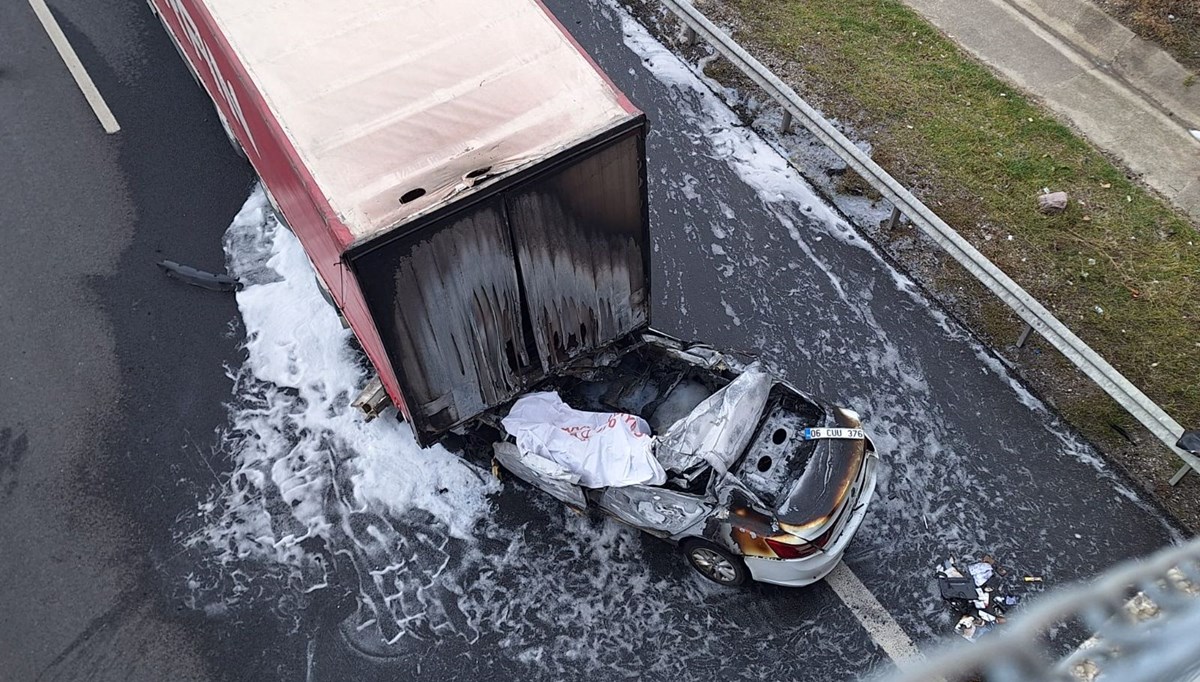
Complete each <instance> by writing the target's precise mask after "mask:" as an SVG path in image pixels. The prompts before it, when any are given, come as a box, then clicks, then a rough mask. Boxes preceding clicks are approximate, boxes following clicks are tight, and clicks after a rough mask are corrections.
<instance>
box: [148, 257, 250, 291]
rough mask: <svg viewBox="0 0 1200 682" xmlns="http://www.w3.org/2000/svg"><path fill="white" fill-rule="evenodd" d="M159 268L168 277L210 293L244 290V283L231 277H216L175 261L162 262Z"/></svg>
mask: <svg viewBox="0 0 1200 682" xmlns="http://www.w3.org/2000/svg"><path fill="white" fill-rule="evenodd" d="M158 267H160V268H162V269H163V272H165V273H167V276H168V277H171V278H173V279H177V280H179V281H180V282H183V283H185V284H191V285H192V286H196V287H201V288H204V289H208V290H210V291H238V290H239V289H241V288H242V283H241V282H239V281H237V280H236V279H234V278H233V277H230V276H229V275H214V274H213V273H211V272H205V271H203V270H197V269H196V268H193V267H188V266H187V265H180V264H179V263H176V262H175V261H173V260H164V261H160V262H159V263H158Z"/></svg>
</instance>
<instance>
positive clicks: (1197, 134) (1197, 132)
mask: <svg viewBox="0 0 1200 682" xmlns="http://www.w3.org/2000/svg"><path fill="white" fill-rule="evenodd" d="M1188 132H1189V133H1191V134H1192V137H1194V138H1196V139H1197V140H1200V130H1189V131H1188Z"/></svg>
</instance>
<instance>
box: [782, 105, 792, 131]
mask: <svg viewBox="0 0 1200 682" xmlns="http://www.w3.org/2000/svg"><path fill="white" fill-rule="evenodd" d="M791 131H792V112H790V111H788V110H787V109H784V110H783V122H782V123H780V124H779V132H781V133H790V132H791Z"/></svg>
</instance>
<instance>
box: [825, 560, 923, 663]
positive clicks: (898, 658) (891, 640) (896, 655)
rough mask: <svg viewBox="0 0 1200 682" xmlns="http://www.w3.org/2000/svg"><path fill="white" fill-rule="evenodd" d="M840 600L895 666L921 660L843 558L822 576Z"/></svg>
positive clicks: (881, 605)
mask: <svg viewBox="0 0 1200 682" xmlns="http://www.w3.org/2000/svg"><path fill="white" fill-rule="evenodd" d="M825 582H826V583H827V584H828V585H829V586H830V587H832V588H833V591H834V593H836V594H837V596H838V598H839V599H841V600H842V603H843V604H845V605H846V606H848V607H849V608H850V611H852V612H853V613H854V617H855V618H857V619H858V622H860V623H862V626H863V627H864V628H866V630H867V633H868V634H870V635H871V639H873V640H875V643H876V644H878V645H879V648H881V649H883V651H884V653H886V654H887V655H888V656H889V657H890V658H891V659H892V661H893V662H895V664H896V665H897V666H899V667H904V665H905V664H907V663H911V662H915V661H919V660H921V658H922V656H921V650H920V649H918V648H917V645H916V644H914V643H913V641H912V640H911V639H909V637H908V635H906V634H904V630H901V629H900V625H899V624H898V623H896V621H895V619H894V618H892V616H891V614H890V613H888V612H887V609H885V608H883V604H880V603H879V600H877V599H876V598H875V595H873V594H871V591H870V590H868V589H867V586H866V585H864V584H863V583H862V581H861V580H859V579H858V576H856V575H854V572H853V571H851V570H850V567H849V566H847V565H846V562H844V561H843V562H841V563H839V564H838V565H837V568H835V569H833V572H832V573H830V574H829V575H828V576H826V578H825Z"/></svg>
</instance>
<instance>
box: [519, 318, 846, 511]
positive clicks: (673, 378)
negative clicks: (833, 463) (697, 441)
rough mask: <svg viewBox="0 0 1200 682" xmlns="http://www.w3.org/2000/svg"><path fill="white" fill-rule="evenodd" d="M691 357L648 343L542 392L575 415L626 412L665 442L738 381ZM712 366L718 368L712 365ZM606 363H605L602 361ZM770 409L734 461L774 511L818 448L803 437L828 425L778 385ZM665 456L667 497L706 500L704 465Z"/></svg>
mask: <svg viewBox="0 0 1200 682" xmlns="http://www.w3.org/2000/svg"><path fill="white" fill-rule="evenodd" d="M685 353H686V351H682V349H676V348H673V347H672V346H670V345H665V346H664V345H660V344H659V343H655V342H646V341H641V342H637V343H634V344H632V345H631V346H629V347H627V348H625V349H621V350H618V351H616V353H615V354H614V355H615V360H614V358H613V357H611V356H610V357H609V358H608V359H607V363H605V364H597V365H590V366H585V367H580V368H573V369H572V370H571V371H568V372H567V373H564V374H563V375H562V376H559V377H555V378H553V379H551V380H549V381H548V382H546V385H545V386H544V387H543V390H554V391H557V392H558V394H559V395H560V396H561V397H562V399H563V400H564V401H565V402H566V403H568V404H570V405H571V406H572V407H574V408H576V409H580V410H587V411H592V412H622V413H627V414H632V415H637V416H640V417H642V418H643V419H645V420H646V422H647V423H648V424H649V425H650V427H651V430H652V433H653V434H654V435H656V436H662V435H663V434H665V433H666V432H667V431H668V429H670V427H671V426H672V425H674V424H676V423H677V422H679V421H680V420H682V419H684V418H685V417H688V415H689V414H690V413H692V411H693V410H695V409H696V407H697V406H698V405H700V404H701V403H702V402H704V401H705V400H706V399H708V398H709V397H711V396H712V395H713V394H714V393H716V392H717V391H719V390H721V389H722V388H725V387H726V386H728V385H729V383H730V381H732V380H733V379H734V377H735V376H736V374H735V373H734V372H733V371H732V370H730V369H728V368H723V367H716V366H710V365H709V364H699V365H698V364H696V362H697V360H700V361H706V360H708V359H707V358H701V357H691V358H687V359H685V357H686V356H685ZM708 361H709V362H711V360H708ZM602 362H603V360H602ZM769 391H770V392H769V395H768V397H767V406H766V409H765V410H763V415H764V416H763V417H762V418H761V421H759V422H757V428H756V429H755V431H754V434H753V436H752V437H751V438H750V440H749V446H748V447H745V448H739V449H738V451H737V452H733V453H729V456H730V457H731V461H728V462H725V463H724V465H725V468H726V469H727V470H728V471H729V473H731V474H733V475H734V476H736V477H737V478H739V479H741V481H742V482H743V484H744V485H745V486H746V487H747V488H749V490H750V491H751V492H753V493H754V494H755V495H757V496H758V497H759V499H760V500H761V501H762V502H763V503H764V504H765V505H767V506H768V507H770V506H772V505H774V504H775V501H776V499H777V498H779V497H782V496H785V495H786V494H787V490H786V489H785V488H786V486H788V485H789V483H790V482H792V481H795V480H796V479H797V478H798V477H799V476H800V475H801V474H802V473H803V471H804V467H805V465H806V464H807V463H808V460H809V457H810V456H811V453H812V451H813V449H814V448H815V442H814V441H810V440H805V439H804V438H803V431H804V429H805V428H806V427H811V426H814V425H816V424H819V423H820V422H821V419H822V418H823V412H822V410H821V408H820V407H819V406H817V405H816V404H813V403H811V402H809V401H807V400H805V399H804V398H802V397H800V396H799V395H796V394H794V393H791V392H790V391H788V390H787V389H785V388H784V387H783V386H781V385H779V384H776V383H774V382H771V385H770V389H769ZM673 454H674V453H670V452H668V451H666V449H665V448H659V452H658V457H659V461H660V462H661V463H662V464H663V466H664V467H665V468H666V470H667V475H668V478H667V481H666V483H665V484H664V485H663V486H662V487H664V488H666V489H668V490H674V491H677V492H681V493H689V494H693V495H702V494H704V493H705V492H706V490H707V488H708V486H709V484H710V482H711V479H712V475H713V473H714V467H713V466H712V463H711V462H710V461H708V460H705V459H703V458H695V457H693V458H687V457H683V458H681V457H674V456H672V455H673Z"/></svg>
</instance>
